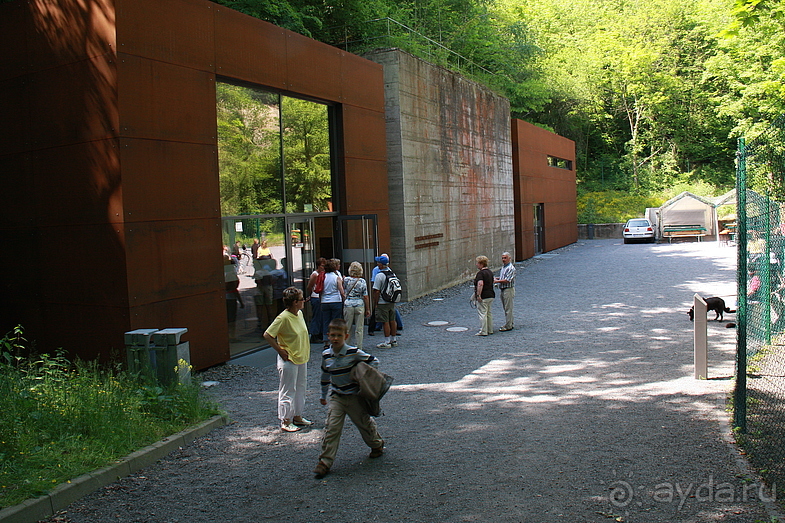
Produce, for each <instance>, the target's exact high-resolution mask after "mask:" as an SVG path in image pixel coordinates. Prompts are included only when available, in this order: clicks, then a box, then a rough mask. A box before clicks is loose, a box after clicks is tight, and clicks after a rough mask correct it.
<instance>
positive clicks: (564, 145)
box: [512, 120, 578, 257]
mask: <svg viewBox="0 0 785 523" xmlns="http://www.w3.org/2000/svg"><path fill="white" fill-rule="evenodd" d="M512 129H513V132H512V136H513V140H514V144H513V166H514V172H515V176H516V180H517V183H516V185H517V186H518V187H519V193H518V195H517V196H516V201H518V202H520V205H519V207H517V208H516V209H517V211H516V216H515V220H516V230H518V231H522V235H519V238H518V239H517V241H516V244H517V245H518V247H519V248H522V249H523V255H524V257H531V256H533V255H534V254H535V253H534V247H533V245H534V232H533V223H532V218H531V214H532V206H533V205H534V204H538V203H543V204H545V224H544V227H545V232H544V236H545V246H544V249H545V250H553V249H557V248H559V247H563V246H565V245H569V244H570V243H573V242H575V241H577V239H578V224H577V211H576V198H577V197H576V178H575V170H574V166H575V143H574V142H573V141H571V140H568V139H566V138H563V137H561V136H558V135H556V134H554V133H551V132H548V131H546V130H544V129H542V128H540V127H537V126H535V125H532V124H530V123H527V122H524V121H522V120H513V121H512ZM548 156H555V157H557V158H562V159H564V160H569V161H571V162H572V166H573V169H572V170H570V169H562V168H558V167H553V166H551V165H548Z"/></svg>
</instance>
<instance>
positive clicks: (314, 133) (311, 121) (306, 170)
mask: <svg viewBox="0 0 785 523" xmlns="http://www.w3.org/2000/svg"><path fill="white" fill-rule="evenodd" d="M282 114H283V150H284V165H285V171H284V172H285V180H286V182H285V184H286V210H287V212H303V211H307V210H308V209H309V207H307V206H309V205H310V206H312V210H313V211H316V212H318V211H329V210H330V209H329V206H330V203H331V200H332V185H331V183H332V175H331V169H330V133H329V120H328V117H327V106H326V105H322V104H317V103H313V102H309V101H306V100H298V99H296V98H288V97H285V98H284V99H283V111H282Z"/></svg>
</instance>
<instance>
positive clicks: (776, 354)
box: [734, 117, 785, 498]
mask: <svg viewBox="0 0 785 523" xmlns="http://www.w3.org/2000/svg"><path fill="white" fill-rule="evenodd" d="M737 160H738V165H737V171H738V173H737V174H738V176H737V184H736V201H737V208H736V211H737V229H736V236H737V238H736V239H737V242H738V260H737V261H738V300H739V307H738V312H737V324H738V346H737V361H736V363H737V369H736V389H735V391H734V425H735V426H736V427H737V429H738V432H739V441H740V442H741V443H742V446H743V447H744V449H745V450H746V452H747V455H748V457H749V459H750V462H751V463H752V465H753V466H754V467H755V468H756V470H758V471H759V473H760V474H761V475H762V476H763V477H764V479H765V480H766V481H767V482H768V483H769V484H770V485H771V486H772V488H776V490H777V491H778V494H780V496H781V498H782V497H783V496H782V494H783V493H785V445H784V444H783V443H785V118H783V117H780V118H779V119H778V120H777V121H775V122H774V123H773V124H772V125H771V127H769V128H768V129H767V130H766V131H764V132H763V133H762V134H760V135H759V136H758V137H757V138H755V139H754V140H751V141H750V142H749V143H748V144H747V143H745V141H744V140H743V139H741V140H739V150H738V153H737Z"/></svg>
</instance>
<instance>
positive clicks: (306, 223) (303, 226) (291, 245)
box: [284, 217, 316, 300]
mask: <svg viewBox="0 0 785 523" xmlns="http://www.w3.org/2000/svg"><path fill="white" fill-rule="evenodd" d="M313 225H314V224H313V218H303V217H292V218H287V219H286V231H287V235H286V252H287V256H286V260H285V269H284V270H286V272H287V274H288V275H289V285H292V286H294V287H297V288H298V289H302V291H303V295H305V287H306V286H307V285H308V278H309V277H310V275H311V273H312V272H313V269H314V267H315V260H316V255H315V250H314V227H313ZM305 298H306V300H307V299H308V296H305Z"/></svg>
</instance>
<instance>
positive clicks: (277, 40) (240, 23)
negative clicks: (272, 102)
mask: <svg viewBox="0 0 785 523" xmlns="http://www.w3.org/2000/svg"><path fill="white" fill-rule="evenodd" d="M288 33H289V31H287V30H285V29H282V28H280V27H276V26H274V25H272V24H268V23H267V22H262V21H260V20H257V19H256V18H252V17H250V16H247V15H244V14H242V13H238V12H237V11H233V10H231V9H227V8H225V7H221V6H218V5H216V6H215V42H216V46H215V73H216V74H218V75H222V76H227V77H230V78H236V79H238V80H244V81H246V82H252V83H255V84H259V85H263V86H267V87H272V88H274V89H286V88H287V85H286V72H287V60H286V41H287V34H288Z"/></svg>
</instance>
